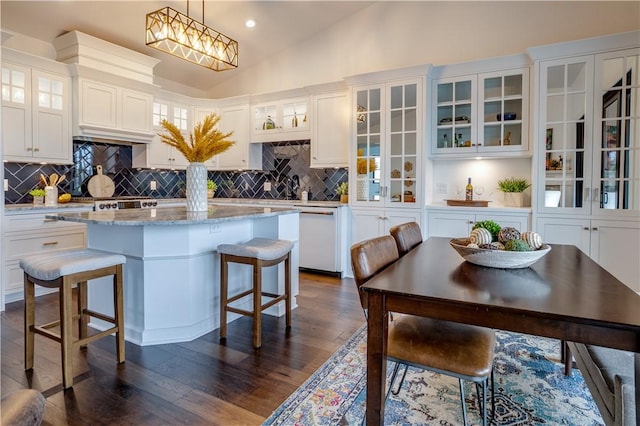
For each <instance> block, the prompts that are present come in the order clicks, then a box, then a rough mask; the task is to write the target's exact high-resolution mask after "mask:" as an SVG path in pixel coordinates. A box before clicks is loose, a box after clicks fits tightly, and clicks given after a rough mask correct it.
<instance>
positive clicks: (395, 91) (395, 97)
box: [391, 86, 404, 109]
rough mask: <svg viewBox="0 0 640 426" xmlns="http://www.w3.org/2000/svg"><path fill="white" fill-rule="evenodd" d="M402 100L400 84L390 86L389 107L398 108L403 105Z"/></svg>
mask: <svg viewBox="0 0 640 426" xmlns="http://www.w3.org/2000/svg"><path fill="white" fill-rule="evenodd" d="M403 104H404V102H403V101H402V86H395V87H392V88H391V109H398V108H402V107H403Z"/></svg>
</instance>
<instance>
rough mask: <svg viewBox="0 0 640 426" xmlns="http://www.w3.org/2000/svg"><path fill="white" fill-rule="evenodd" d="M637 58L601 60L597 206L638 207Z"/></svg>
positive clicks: (626, 57)
mask: <svg viewBox="0 0 640 426" xmlns="http://www.w3.org/2000/svg"><path fill="white" fill-rule="evenodd" d="M638 63H639V57H638V56H636V55H634V56H621V57H617V58H611V59H607V60H604V61H603V62H602V64H601V66H602V74H601V75H602V77H601V78H602V81H601V84H600V92H599V93H598V94H597V95H598V96H602V111H601V112H599V113H597V114H596V115H597V116H599V117H600V138H601V141H600V143H599V144H598V151H597V153H598V154H597V157H596V158H599V164H598V167H599V169H600V170H599V173H598V175H597V176H598V180H599V182H597V188H598V190H599V192H600V194H599V196H600V198H599V201H600V203H599V207H600V208H601V209H614V210H615V209H622V210H639V209H640V192H638V191H639V190H640V172H639V171H638V166H639V164H638V159H639V158H640V142H639V140H640V130H639V128H638V124H639V121H640V118H639V117H638V107H637V106H638V102H639V99H638V92H639V89H640V87H639V86H640V85H639V84H638V81H639V79H638V72H639V71H640V68H639V67H638Z"/></svg>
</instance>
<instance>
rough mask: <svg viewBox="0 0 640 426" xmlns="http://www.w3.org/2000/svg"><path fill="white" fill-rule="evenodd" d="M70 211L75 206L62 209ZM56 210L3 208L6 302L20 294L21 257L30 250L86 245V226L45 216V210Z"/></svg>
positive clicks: (3, 263) (18, 298)
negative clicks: (36, 210) (5, 209)
mask: <svg viewBox="0 0 640 426" xmlns="http://www.w3.org/2000/svg"><path fill="white" fill-rule="evenodd" d="M73 211H76V210H70V209H65V212H73ZM77 211H83V210H77ZM84 211H86V209H85V210H84ZM55 212H56V210H55V209H52V210H47V211H44V210H39V211H38V213H33V211H32V210H31V211H19V212H15V213H13V212H12V213H7V212H6V211H5V216H4V223H3V229H4V235H3V237H2V259H3V260H2V283H3V287H4V293H5V302H7V303H9V302H13V301H16V300H20V299H22V297H23V292H22V287H23V271H22V269H20V258H21V257H23V256H25V255H27V254H33V253H46V252H49V251H57V250H64V249H70V248H82V247H86V226H85V225H84V224H78V223H73V222H64V221H56V220H52V219H45V217H44V216H45V214H52V213H53V214H55ZM42 290H43V289H42V288H40V289H39V291H42ZM38 294H40V293H38Z"/></svg>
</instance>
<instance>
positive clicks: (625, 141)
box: [533, 33, 640, 291]
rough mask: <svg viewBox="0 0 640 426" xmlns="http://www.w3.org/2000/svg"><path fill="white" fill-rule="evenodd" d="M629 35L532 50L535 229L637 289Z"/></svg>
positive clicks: (638, 121)
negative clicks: (573, 247) (535, 82)
mask: <svg viewBox="0 0 640 426" xmlns="http://www.w3.org/2000/svg"><path fill="white" fill-rule="evenodd" d="M633 34H635V37H634V35H633ZM637 41H638V38H637V33H629V34H625V35H619V36H610V37H604V38H601V39H598V40H596V42H595V43H594V42H592V43H591V44H585V42H576V43H567V44H561V45H557V46H551V47H547V48H539V49H533V54H535V55H539V56H540V57H541V58H540V59H539V60H537V61H536V72H537V75H538V80H539V82H538V119H537V123H536V124H537V136H536V141H537V142H536V143H537V145H538V146H537V148H538V149H537V150H536V152H537V153H538V155H537V159H536V169H537V172H538V173H537V174H538V179H537V183H538V185H537V189H538V190H537V203H536V205H537V219H536V225H537V231H538V232H539V233H540V234H541V235H542V237H543V240H544V241H546V242H549V243H566V244H574V245H576V246H578V247H579V248H580V249H581V250H582V251H584V252H585V253H587V254H589V255H590V256H591V257H592V258H593V259H594V260H596V261H597V262H598V263H600V265H602V266H603V267H604V268H606V269H607V270H608V271H610V272H611V273H612V274H613V275H615V276H616V277H617V278H618V279H620V280H621V281H623V282H625V283H626V284H627V285H628V286H630V287H631V288H632V289H634V290H635V291H640V278H639V276H640V266H638V261H637V260H638V259H639V258H640V167H638V166H639V164H640V127H639V126H640V114H639V111H640V76H639V75H638V74H639V73H640V49H639V48H637V47H636V48H632V49H624V48H622V47H625V46H629V45H633V44H635V45H636V46H637V44H638V43H637ZM594 47H595V48H598V47H599V48H600V49H599V50H596V51H595V52H594V51H593V50H594ZM616 47H619V48H618V49H616ZM590 50H591V52H590ZM566 52H572V53H574V55H568V54H566ZM576 52H578V53H583V54H581V55H577V54H575V53H576ZM549 56H551V57H549Z"/></svg>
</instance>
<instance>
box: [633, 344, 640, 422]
mask: <svg viewBox="0 0 640 426" xmlns="http://www.w3.org/2000/svg"><path fill="white" fill-rule="evenodd" d="M634 358H635V372H634V373H635V376H636V377H635V380H636V424H637V425H640V353H638V352H636V353H635V355H634Z"/></svg>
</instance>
